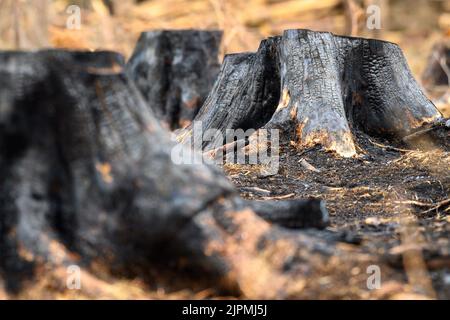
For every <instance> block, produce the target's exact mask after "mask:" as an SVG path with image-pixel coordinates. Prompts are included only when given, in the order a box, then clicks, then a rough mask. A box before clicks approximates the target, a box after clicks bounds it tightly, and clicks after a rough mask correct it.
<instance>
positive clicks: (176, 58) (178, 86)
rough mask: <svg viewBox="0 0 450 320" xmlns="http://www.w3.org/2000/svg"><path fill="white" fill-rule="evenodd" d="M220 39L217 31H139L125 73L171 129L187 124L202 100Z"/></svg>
mask: <svg viewBox="0 0 450 320" xmlns="http://www.w3.org/2000/svg"><path fill="white" fill-rule="evenodd" d="M221 38H222V32H220V31H198V30H172V31H167V30H164V31H151V32H144V33H142V35H141V37H140V39H139V41H138V44H137V46H136V48H135V50H134V53H133V56H132V57H131V59H130V61H129V62H128V64H127V74H128V75H129V76H130V78H131V79H133V80H134V81H135V83H136V85H137V87H138V88H139V90H140V91H141V93H142V94H143V96H144V98H145V100H146V101H147V103H148V105H149V106H150V107H151V108H152V109H153V111H154V112H155V114H156V116H157V117H158V119H161V120H163V121H165V122H166V123H167V125H168V126H169V127H170V128H171V129H177V128H183V127H186V126H187V125H189V123H190V122H191V121H192V119H194V117H195V116H196V114H197V112H198V110H199V109H200V107H201V106H202V104H203V103H204V101H205V99H206V97H207V95H208V93H209V91H210V89H211V87H212V86H213V84H214V81H215V79H216V77H217V74H218V72H219V69H220V64H219V62H218V54H219V47H220V42H221Z"/></svg>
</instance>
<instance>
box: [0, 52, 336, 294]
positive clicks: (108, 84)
mask: <svg viewBox="0 0 450 320" xmlns="http://www.w3.org/2000/svg"><path fill="white" fill-rule="evenodd" d="M121 63H122V58H121V57H120V56H118V55H117V54H114V53H108V52H103V53H102V52H94V53H89V52H86V53H84V52H63V51H41V52H34V53H22V52H6V53H0V150H1V153H0V176H1V177H2V178H1V181H0V283H2V282H4V285H5V288H6V289H7V290H8V292H17V291H19V290H21V289H22V287H21V286H22V285H23V284H24V280H27V279H32V278H33V276H38V275H37V274H36V273H37V272H38V270H39V268H38V267H39V266H41V265H51V266H54V265H69V264H73V263H77V264H81V266H89V265H90V264H91V263H92V262H96V263H97V264H98V263H101V264H102V265H104V266H105V267H106V268H107V270H110V271H111V272H113V273H114V272H120V273H121V274H122V273H125V274H128V273H130V272H131V273H135V272H136V268H137V269H138V270H145V269H147V267H148V266H149V264H151V263H153V262H154V261H161V260H162V261H163V262H164V261H165V262H166V263H167V260H165V259H168V257H170V258H172V259H173V260H175V261H177V260H178V259H180V260H182V258H183V257H185V258H187V259H184V260H183V261H188V262H189V266H192V267H195V268H196V270H202V271H206V272H205V275H208V277H206V276H205V278H209V277H210V278H212V279H215V282H214V284H215V286H216V287H219V288H221V289H227V290H229V291H227V292H230V291H231V292H234V293H236V292H238V293H240V294H244V295H245V296H246V297H253V298H275V297H277V298H283V297H289V296H295V294H297V293H298V291H296V290H297V289H298V288H299V286H298V283H303V282H302V281H303V277H304V276H303V273H302V272H299V271H298V270H297V269H295V268H288V269H287V268H286V265H287V263H289V264H292V263H293V261H300V263H301V261H314V262H311V264H310V265H308V268H313V267H314V265H317V266H320V265H322V264H323V263H324V262H325V261H327V259H328V258H329V256H330V255H332V254H333V255H339V254H340V249H338V248H336V247H335V246H334V245H333V243H332V242H330V241H329V240H327V239H326V238H321V237H320V236H316V235H310V234H301V233H293V232H291V231H287V230H285V229H283V228H279V227H277V226H276V225H271V224H270V223H268V222H266V221H265V220H264V219H262V218H260V217H259V216H258V215H257V214H255V212H254V211H253V210H252V209H251V207H252V205H251V204H250V205H249V203H248V202H244V201H243V200H242V199H240V198H239V197H238V195H237V191H236V190H235V189H234V188H233V186H232V185H231V183H230V182H229V181H228V180H227V179H226V178H225V177H224V176H223V175H222V174H221V173H220V171H218V169H216V168H214V167H211V166H209V165H206V164H194V165H189V164H175V163H174V162H172V161H171V149H172V147H173V146H174V143H173V142H172V141H171V139H170V138H169V134H168V133H167V132H166V131H165V130H163V128H162V127H161V126H160V124H159V123H158V121H157V120H156V118H155V117H154V114H153V113H152V111H151V110H150V109H149V108H147V106H146V104H145V101H144V100H143V98H142V96H141V95H140V94H139V91H138V89H137V88H136V87H135V85H134V83H133V82H132V81H131V80H130V79H129V78H128V77H127V76H126V75H125V73H124V71H123V69H122V68H121ZM249 206H250V207H249ZM257 207H259V209H258V208H257ZM307 207H308V206H304V203H298V202H295V203H294V202H292V203H290V204H288V205H281V207H279V206H278V205H277V204H269V206H268V207H267V208H264V209H262V208H261V206H260V205H259V204H257V205H256V206H255V208H256V211H257V212H259V213H260V214H261V215H262V216H266V218H267V217H269V218H270V219H269V220H274V219H273V217H274V215H273V214H270V213H269V212H268V210H270V208H274V210H275V209H276V210H281V212H285V213H286V212H287V213H289V212H290V211H291V210H292V209H294V211H295V212H296V214H297V217H296V219H298V218H299V217H298V214H299V212H300V211H299V210H300V209H299V208H301V210H303V212H304V213H305V214H306V215H308V214H310V212H308V210H312V211H314V210H317V211H318V212H319V213H320V214H324V213H325V211H324V209H323V208H322V207H321V206H319V207H317V206H316V205H314V203H313V204H312V205H311V206H310V209H308V208H307ZM275 220H276V219H275ZM281 220H283V221H284V220H285V219H284V218H282V219H280V220H279V221H281ZM300 220H301V219H300ZM306 220H308V219H306ZM275 222H277V221H275ZM284 222H285V221H284ZM284 222H283V223H284ZM243 235H245V236H243ZM161 248H164V250H163V251H164V252H161ZM279 248H283V250H279ZM76 257H79V258H76ZM139 268H141V269H139ZM303 268H304V267H303ZM255 271H258V280H257V281H255V277H254V273H255Z"/></svg>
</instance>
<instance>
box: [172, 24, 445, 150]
mask: <svg viewBox="0 0 450 320" xmlns="http://www.w3.org/2000/svg"><path fill="white" fill-rule="evenodd" d="M268 53H270V54H268ZM237 57H240V58H241V60H244V61H245V60H246V59H250V60H251V61H252V62H253V64H252V67H251V69H250V70H248V68H249V67H248V64H246V63H242V62H240V61H238V62H237V63H230V62H229V61H230V60H231V61H236V60H237V58H236V56H232V57H228V58H227V57H226V58H225V63H224V65H223V67H222V70H221V74H220V75H219V77H218V80H217V82H216V85H215V86H214V88H213V90H212V92H211V93H210V96H209V97H208V99H207V103H205V105H204V106H203V107H202V110H201V111H200V112H199V114H198V116H197V117H196V118H195V121H199V122H201V123H202V126H203V127H204V128H215V129H218V130H219V131H220V132H225V131H226V129H237V128H239V126H240V125H242V124H243V123H244V124H245V125H246V128H248V127H253V128H254V129H258V128H260V127H263V128H278V129H280V130H281V131H282V132H283V133H284V134H283V136H284V137H285V138H286V139H290V141H294V142H295V143H296V145H297V146H298V147H299V148H304V147H311V146H314V145H322V146H323V147H324V148H325V149H326V150H330V151H334V152H336V153H337V154H339V155H341V156H344V157H351V156H354V155H355V154H356V146H355V142H354V136H353V135H354V134H355V132H357V130H356V129H360V130H363V131H365V132H366V133H368V134H371V135H376V136H386V137H390V138H392V137H402V136H405V135H407V134H410V133H411V132H413V131H415V130H417V129H419V128H420V127H421V126H422V125H424V124H426V123H433V122H435V121H437V120H439V119H440V118H442V115H441V113H440V112H439V111H438V110H437V109H436V107H435V106H434V105H433V104H432V102H431V101H430V100H429V99H428V98H427V97H426V96H425V95H424V94H423V92H422V90H421V88H420V87H419V85H418V84H417V82H416V81H415V79H414V78H413V76H412V74H411V72H410V70H409V67H408V65H407V63H406V60H405V57H404V56H403V53H402V51H401V49H400V48H399V47H398V46H397V45H395V44H393V43H389V42H385V41H380V40H373V39H363V38H352V37H343V36H336V35H333V34H331V33H327V32H314V31H310V30H287V31H285V32H284V34H283V36H280V37H275V38H271V39H269V40H266V41H263V42H262V44H261V47H260V49H259V50H258V52H257V53H255V54H245V55H241V56H237ZM244 58H245V59H244ZM254 61H256V63H254ZM267 68H269V69H270V70H271V72H264V70H265V69H267ZM236 74H237V75H239V81H238V82H236V81H235V80H234V78H233V77H235V75H236ZM258 75H262V78H260V77H258ZM228 78H229V79H228ZM253 79H259V81H254V80H253ZM277 83H280V86H277V85H276V84H277ZM258 84H261V85H258ZM265 84H273V85H268V86H266V85H265ZM245 85H248V86H250V88H251V90H242V87H243V86H245ZM258 91H259V92H258ZM249 93H250V94H249ZM222 97H227V98H226V99H223V98H222ZM255 97H258V98H257V99H256V98H255ZM276 97H279V99H276ZM245 99H249V100H250V101H252V102H254V101H264V102H266V103H246V104H245V106H246V109H245V112H242V111H241V109H242V108H241V107H239V102H236V101H245ZM277 100H278V101H277ZM273 110H275V111H274V112H273ZM272 112H273V114H272V116H271V118H270V119H269V120H268V121H267V123H266V124H263V125H262V124H261V118H257V119H255V118H253V117H252V115H255V114H265V115H267V114H270V113H272ZM192 134H193V130H192V128H188V130H185V131H183V132H182V133H181V134H180V135H179V140H181V141H187V139H188V138H190V137H191V136H192ZM216 147H217V146H212V147H211V146H210V143H209V142H206V143H204V146H203V148H204V150H205V149H206V150H208V149H210V148H216Z"/></svg>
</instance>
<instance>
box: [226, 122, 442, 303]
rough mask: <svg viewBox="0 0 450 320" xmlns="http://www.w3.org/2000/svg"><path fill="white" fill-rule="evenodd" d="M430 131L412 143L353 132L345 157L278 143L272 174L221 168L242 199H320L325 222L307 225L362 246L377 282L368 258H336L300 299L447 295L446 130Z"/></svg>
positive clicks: (348, 244) (359, 248) (350, 244)
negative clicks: (352, 152)
mask: <svg viewBox="0 0 450 320" xmlns="http://www.w3.org/2000/svg"><path fill="white" fill-rule="evenodd" d="M432 134H433V136H432V137H431V136H427V137H423V138H421V140H420V141H415V142H414V145H415V146H418V145H420V147H421V150H418V149H416V148H414V145H411V144H410V145H406V144H404V143H394V144H393V143H392V142H388V141H387V140H382V139H375V138H372V137H368V136H367V135H365V134H363V133H360V132H359V133H358V134H357V135H356V136H358V137H359V138H358V140H357V144H358V149H359V150H358V153H359V156H358V157H357V158H350V159H346V158H338V157H336V155H334V154H331V153H328V152H325V151H324V150H322V149H321V148H320V147H314V148H310V149H306V150H298V149H297V148H296V146H295V145H294V144H293V143H285V144H284V145H282V148H281V152H280V169H279V171H278V174H276V175H272V176H267V175H265V174H261V171H260V168H257V166H249V165H226V166H225V168H224V169H225V172H226V173H227V174H228V176H229V177H230V179H231V180H232V181H233V183H234V184H235V185H236V186H237V188H238V189H239V190H240V191H241V195H242V197H243V198H246V199H255V200H258V199H259V200H263V199H295V198H309V197H314V198H320V199H324V200H325V201H326V206H327V209H328V211H329V214H330V225H329V227H328V228H326V229H325V230H323V231H318V230H314V231H313V230H310V231H307V232H316V233H317V232H322V233H327V232H328V233H330V234H333V235H334V236H337V239H338V241H339V242H342V245H344V246H346V248H347V249H348V252H349V256H351V254H352V251H354V252H364V253H367V255H368V256H369V257H371V258H375V259H376V260H377V261H378V262H377V265H379V266H380V269H381V275H382V277H381V278H382V279H381V280H382V287H381V289H379V290H368V289H367V286H366V285H365V281H366V279H367V277H368V274H367V272H366V271H367V270H366V265H367V264H364V262H361V265H360V266H358V265H356V266H355V265H354V264H353V265H352V267H348V266H347V265H346V261H340V260H339V259H337V261H335V263H334V266H335V267H334V268H333V267H332V268H331V269H329V270H328V271H326V272H325V273H322V274H320V273H319V274H316V275H315V276H314V277H313V278H312V279H309V281H308V284H307V286H306V288H305V292H304V295H305V296H304V297H305V298H343V297H344V298H345V297H349V298H369V297H370V298H372V297H373V298H426V297H428V298H447V299H449V298H450V255H449V253H450V243H449V235H450V226H449V222H450V217H449V215H448V214H449V212H450V200H449V199H450V170H449V169H450V153H449V151H450V146H449V142H450V133H449V132H448V130H437V131H436V132H432ZM430 138H432V139H430ZM436 138H437V140H436ZM430 141H439V143H436V142H430ZM305 161H306V162H307V163H308V164H309V165H311V166H312V167H313V168H311V167H309V166H308V164H307V165H305ZM307 167H309V168H307ZM314 169H315V170H314ZM299 232H304V231H299ZM371 258H369V260H370V259H371ZM348 268H350V270H349V269H348Z"/></svg>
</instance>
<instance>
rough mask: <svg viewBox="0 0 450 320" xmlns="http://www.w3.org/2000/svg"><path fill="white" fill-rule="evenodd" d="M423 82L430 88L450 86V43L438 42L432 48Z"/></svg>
mask: <svg viewBox="0 0 450 320" xmlns="http://www.w3.org/2000/svg"><path fill="white" fill-rule="evenodd" d="M422 83H423V85H424V86H425V87H426V88H427V89H428V88H431V89H432V88H433V87H436V86H450V43H447V44H446V43H439V44H436V45H435V46H434V47H433V49H432V50H431V54H430V57H429V58H428V63H427V66H426V68H425V71H424V72H423V74H422Z"/></svg>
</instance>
